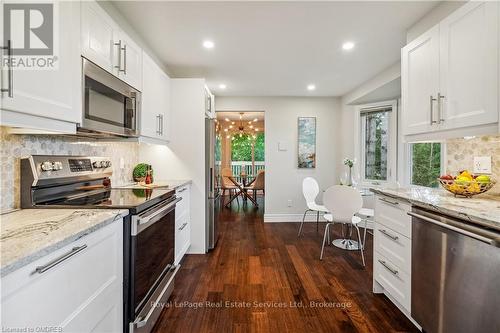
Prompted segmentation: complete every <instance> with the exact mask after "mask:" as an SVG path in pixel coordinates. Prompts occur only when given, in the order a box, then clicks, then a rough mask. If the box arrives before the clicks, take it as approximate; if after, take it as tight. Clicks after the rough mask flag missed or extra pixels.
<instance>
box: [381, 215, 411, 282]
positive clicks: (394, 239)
mask: <svg viewBox="0 0 500 333" xmlns="http://www.w3.org/2000/svg"><path fill="white" fill-rule="evenodd" d="M373 239H374V251H376V252H379V253H380V254H381V255H383V256H384V257H386V258H387V259H389V260H390V261H391V262H393V263H394V264H395V265H397V266H398V267H400V268H401V269H402V270H403V271H404V272H405V273H408V274H411V240H410V239H409V238H407V237H405V236H403V235H401V234H399V233H397V232H395V231H394V230H392V229H390V228H387V227H386V226H384V225H383V224H379V223H375V230H374V236H373Z"/></svg>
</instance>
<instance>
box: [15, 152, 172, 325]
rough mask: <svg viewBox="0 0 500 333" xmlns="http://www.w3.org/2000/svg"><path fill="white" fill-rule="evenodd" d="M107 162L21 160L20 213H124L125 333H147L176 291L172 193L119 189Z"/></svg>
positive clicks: (64, 158)
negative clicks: (126, 212)
mask: <svg viewBox="0 0 500 333" xmlns="http://www.w3.org/2000/svg"><path fill="white" fill-rule="evenodd" d="M111 175H112V168H111V162H110V160H109V159H108V158H102V157H85V156H45V155H36V156H30V157H28V158H24V159H22V160H21V207H22V208H72V207H74V208H115V209H116V208H123V209H128V210H129V212H130V215H129V216H127V217H126V218H125V219H124V224H123V233H124V235H123V243H124V244H123V251H124V255H123V257H124V265H123V267H124V276H123V281H124V331H125V332H149V331H151V329H152V328H153V325H154V323H155V322H156V320H157V318H158V316H159V314H160V312H161V307H160V306H157V304H159V303H160V304H161V303H162V302H166V301H167V300H168V297H169V296H170V294H171V293H172V290H173V287H174V277H175V275H176V273H177V271H178V269H179V267H178V266H176V265H174V249H175V246H174V241H175V240H174V235H175V206H176V203H177V202H178V201H180V200H181V199H180V198H176V196H175V191H174V190H173V189H172V190H171V189H165V188H161V189H117V188H113V187H112V186H111V180H110V176H111Z"/></svg>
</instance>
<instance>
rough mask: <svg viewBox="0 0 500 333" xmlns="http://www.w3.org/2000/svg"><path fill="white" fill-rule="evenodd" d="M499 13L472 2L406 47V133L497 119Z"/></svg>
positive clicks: (494, 6) (493, 6) (403, 75)
mask: <svg viewBox="0 0 500 333" xmlns="http://www.w3.org/2000/svg"><path fill="white" fill-rule="evenodd" d="M498 15H499V14H498V3H496V2H469V3H467V4H465V5H463V6H462V7H460V8H459V9H458V10H457V11H455V12H454V13H452V14H451V15H450V16H448V17H447V18H445V19H444V20H443V21H441V22H440V23H439V24H438V25H436V26H435V27H433V28H432V29H431V30H429V31H428V32H426V33H425V34H423V35H422V36H420V37H419V38H417V39H415V40H414V41H412V42H411V43H409V44H408V45H407V46H405V47H404V48H403V50H402V60H401V65H402V67H401V78H402V100H403V113H402V115H403V134H405V135H413V134H422V133H430V132H441V133H443V132H445V131H446V132H449V131H451V130H457V129H464V128H467V129H468V130H471V129H472V132H468V134H471V133H472V134H473V133H474V127H478V126H485V125H496V124H497V123H498V117H499V108H498V103H499V101H498V91H499V82H498V73H499V59H498V50H499V27H498ZM492 128H493V129H494V128H498V127H495V126H493V127H492ZM478 130H479V129H478ZM478 134H479V132H478Z"/></svg>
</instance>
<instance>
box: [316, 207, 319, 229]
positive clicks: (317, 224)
mask: <svg viewBox="0 0 500 333" xmlns="http://www.w3.org/2000/svg"><path fill="white" fill-rule="evenodd" d="M318 231H319V210H318V211H317V212H316V232H318Z"/></svg>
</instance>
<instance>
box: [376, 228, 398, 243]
mask: <svg viewBox="0 0 500 333" xmlns="http://www.w3.org/2000/svg"><path fill="white" fill-rule="evenodd" d="M379 231H380V232H381V233H382V234H384V235H385V236H387V237H389V238H390V239H392V240H394V241H397V240H398V239H399V237H398V236H394V235H391V234H390V233H388V232H387V231H386V230H385V229H380V230H379Z"/></svg>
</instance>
